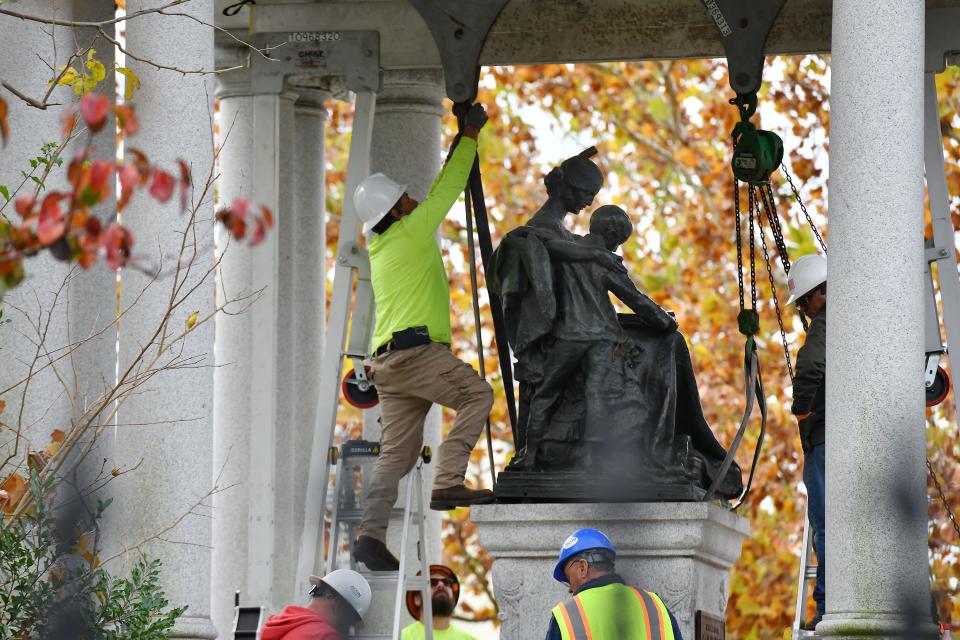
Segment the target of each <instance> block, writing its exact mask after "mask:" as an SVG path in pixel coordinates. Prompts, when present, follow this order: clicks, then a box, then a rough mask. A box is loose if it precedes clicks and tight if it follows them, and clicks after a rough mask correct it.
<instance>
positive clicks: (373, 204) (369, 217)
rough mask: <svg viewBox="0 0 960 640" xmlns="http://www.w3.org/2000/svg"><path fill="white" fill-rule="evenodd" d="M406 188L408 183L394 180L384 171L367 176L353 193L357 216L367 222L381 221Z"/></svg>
mask: <svg viewBox="0 0 960 640" xmlns="http://www.w3.org/2000/svg"><path fill="white" fill-rule="evenodd" d="M406 190H407V185H405V184H400V183H398V182H394V181H393V180H391V179H390V178H388V177H387V176H385V175H383V174H382V173H375V174H373V175H372V176H369V177H367V178H366V179H365V180H364V181H363V182H361V183H360V184H358V185H357V190H356V191H354V193H353V206H354V207H355V208H356V210H357V217H358V218H360V220H361V221H363V222H365V223H366V224H375V223H377V222H379V221H380V218H382V217H383V216H385V215H386V214H387V212H388V211H390V209H392V208H393V205H395V204H397V200H399V199H400V196H402V195H403V192H404V191H406Z"/></svg>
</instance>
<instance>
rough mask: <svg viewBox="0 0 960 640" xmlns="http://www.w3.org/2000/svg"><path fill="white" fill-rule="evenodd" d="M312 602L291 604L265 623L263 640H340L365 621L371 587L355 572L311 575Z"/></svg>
mask: <svg viewBox="0 0 960 640" xmlns="http://www.w3.org/2000/svg"><path fill="white" fill-rule="evenodd" d="M310 584H311V585H313V587H312V588H311V589H310V602H309V603H308V604H307V606H305V607H297V606H295V605H290V606H289V607H287V608H286V609H284V610H283V612H282V613H280V615H276V616H270V617H269V618H267V621H266V622H265V623H263V629H261V630H260V633H261V635H260V637H261V638H262V639H263V640H341V638H345V637H346V636H347V634H348V633H350V628H351V627H353V626H354V625H356V624H357V623H359V622H362V621H363V617H364V616H365V615H366V614H367V611H368V610H369V609H370V601H371V599H372V596H371V592H370V585H369V584H367V580H366V579H365V578H364V577H363V576H361V575H360V574H359V573H357V572H356V571H351V570H350V569H337V570H336V571H331V572H330V573H328V574H327V575H325V576H324V577H322V578H318V577H317V576H310Z"/></svg>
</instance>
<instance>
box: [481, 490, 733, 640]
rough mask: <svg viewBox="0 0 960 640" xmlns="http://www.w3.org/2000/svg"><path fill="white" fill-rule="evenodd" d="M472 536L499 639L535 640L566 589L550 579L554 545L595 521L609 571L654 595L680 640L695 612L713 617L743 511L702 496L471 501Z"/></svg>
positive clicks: (725, 591) (720, 605)
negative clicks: (481, 551) (489, 561)
mask: <svg viewBox="0 0 960 640" xmlns="http://www.w3.org/2000/svg"><path fill="white" fill-rule="evenodd" d="M470 515H471V517H472V518H473V521H474V522H475V523H477V527H478V528H479V531H480V544H482V545H483V546H484V548H485V549H486V550H487V551H488V552H489V553H490V555H492V556H493V557H494V558H496V560H495V562H494V564H493V589H494V592H495V593H496V596H497V604H498V605H499V606H500V621H501V622H502V626H501V627H500V637H501V638H502V639H503V640H526V639H527V638H541V637H543V635H544V634H545V633H546V631H547V625H548V624H549V621H550V610H551V609H552V608H553V607H554V606H555V605H556V604H557V603H558V602H562V601H563V600H565V599H566V598H569V597H570V596H569V595H568V594H567V590H566V587H564V586H563V585H562V584H560V583H559V582H557V581H556V580H554V579H553V569H554V566H555V565H556V562H557V557H558V555H559V553H560V545H562V544H563V541H564V540H566V538H567V536H569V535H570V534H571V533H573V532H574V531H576V530H578V529H581V528H583V527H595V528H597V529H600V530H601V531H603V532H604V533H605V534H607V536H608V537H609V538H610V541H611V542H613V545H614V547H616V549H617V563H616V565H617V566H616V569H617V573H619V574H620V575H621V576H623V578H624V579H625V580H626V581H627V582H628V583H630V584H632V585H634V586H636V587H638V588H641V589H646V590H648V591H653V592H655V593H657V595H659V596H660V597H661V598H663V601H664V603H665V604H666V605H667V607H668V608H669V609H670V612H671V613H673V615H674V616H675V617H676V618H677V622H678V623H679V625H680V632H681V633H682V634H683V637H684V638H694V637H698V636H697V635H696V634H695V633H694V624H695V619H696V612H697V611H703V612H705V613H707V614H710V615H713V616H716V617H718V618H721V619H722V618H723V616H724V610H725V609H726V606H727V596H728V595H729V592H730V568H731V567H732V566H733V563H734V562H736V561H737V559H738V558H739V557H740V548H741V545H742V544H743V540H744V538H746V537H747V536H748V535H749V533H750V528H749V525H748V524H747V520H746V518H743V517H741V516H738V515H736V514H735V513H732V512H730V511H727V510H726V509H722V508H720V507H718V506H717V505H714V504H708V503H704V502H680V503H646V504H498V505H483V506H478V507H471V510H470Z"/></svg>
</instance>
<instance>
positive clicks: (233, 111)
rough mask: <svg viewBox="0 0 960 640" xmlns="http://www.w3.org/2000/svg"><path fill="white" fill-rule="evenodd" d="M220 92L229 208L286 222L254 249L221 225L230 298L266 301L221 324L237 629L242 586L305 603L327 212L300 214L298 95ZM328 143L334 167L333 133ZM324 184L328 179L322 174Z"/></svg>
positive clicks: (225, 576) (223, 611) (220, 578)
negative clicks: (316, 237) (320, 256)
mask: <svg viewBox="0 0 960 640" xmlns="http://www.w3.org/2000/svg"><path fill="white" fill-rule="evenodd" d="M235 53H236V52H235V51H231V50H221V51H219V52H218V58H219V59H222V60H224V61H225V62H226V61H228V60H229V59H231V56H232V55H234V54H235ZM217 95H218V99H219V100H220V127H221V137H222V138H223V139H224V144H225V146H224V150H223V153H222V155H221V161H220V162H221V178H220V190H219V192H220V199H221V202H222V203H223V205H224V206H226V205H228V204H229V203H230V202H232V201H233V199H234V198H237V197H244V198H248V199H250V200H251V201H252V203H253V205H254V206H255V207H259V206H260V205H261V204H267V205H268V206H270V207H271V209H273V211H274V214H275V218H276V226H275V227H274V229H273V230H272V231H271V232H270V233H269V234H268V236H267V239H266V240H265V241H264V242H263V243H262V244H261V245H259V246H257V247H254V248H250V247H247V246H241V245H238V244H237V243H236V241H230V240H229V239H228V238H227V234H226V232H225V231H224V230H222V229H218V247H219V248H220V250H221V251H224V249H225V251H224V253H223V262H222V265H221V270H220V284H221V286H220V287H219V288H218V292H217V294H218V301H219V302H221V303H223V302H224V301H225V300H226V299H227V298H237V297H239V296H251V295H252V296H253V297H254V298H251V302H252V305H251V306H250V307H249V309H247V310H246V311H245V312H244V313H241V314H238V315H224V316H221V317H219V318H218V321H217V341H216V361H217V364H218V368H217V371H216V375H215V411H214V424H215V436H214V438H215V448H214V449H215V453H214V455H215V458H214V464H215V473H218V474H220V473H222V476H221V480H220V484H221V485H222V486H231V487H232V488H231V489H230V490H229V491H228V492H226V493H224V494H223V495H220V496H217V497H216V499H215V502H214V506H215V510H214V571H213V574H214V577H213V596H212V597H213V601H214V619H215V621H216V622H217V624H218V626H219V627H220V629H221V632H227V631H229V627H228V626H226V627H225V626H224V625H229V624H230V622H231V620H232V615H233V608H232V607H233V594H234V593H235V592H236V591H240V599H241V603H243V604H245V605H250V604H256V605H260V606H263V607H266V608H267V609H268V610H270V611H276V610H278V609H280V608H281V607H282V606H284V605H286V604H290V603H293V602H298V601H299V598H298V597H297V595H296V594H293V593H292V592H291V591H290V586H291V585H292V584H293V580H292V575H293V571H294V569H295V565H296V552H297V549H298V547H297V542H298V540H299V537H298V536H299V531H300V528H299V524H298V520H297V515H298V514H302V511H303V510H302V499H303V498H302V495H303V488H302V486H301V485H302V484H303V480H302V467H301V466H299V465H300V462H299V460H300V458H302V456H303V454H302V452H301V450H302V448H303V445H302V442H300V440H302V436H301V435H300V431H301V430H302V427H303V426H302V425H301V424H300V420H301V419H302V418H303V407H304V406H305V405H307V404H309V405H310V406H311V407H312V405H313V403H314V401H315V394H314V393H311V392H310V390H309V386H310V385H311V384H315V383H314V381H313V380H312V378H311V376H313V377H315V375H316V373H315V371H314V372H310V373H309V374H307V373H306V372H303V371H302V370H301V365H300V364H299V363H300V362H301V361H305V362H307V363H308V365H309V363H310V362H311V361H310V357H309V356H310V354H311V353H312V352H313V351H314V350H317V349H318V348H319V347H318V344H317V343H316V339H314V343H313V344H312V345H310V344H306V345H303V344H300V343H299V340H300V338H301V337H304V335H305V334H307V335H306V338H307V339H309V335H308V334H309V333H310V331H311V330H312V329H303V328H302V325H303V324H310V323H316V320H315V318H316V316H317V314H319V315H320V317H321V322H322V311H323V306H322V298H321V303H320V306H319V308H317V306H316V304H315V302H316V296H315V295H313V296H311V295H309V294H302V295H301V291H300V290H299V288H300V287H301V286H302V287H306V286H320V287H321V288H320V291H321V294H320V295H321V296H322V292H323V288H322V284H320V281H321V280H322V278H321V277H315V278H314V280H313V281H311V282H309V283H305V282H304V281H303V280H304V279H305V278H309V277H310V276H309V270H310V268H311V267H314V266H315V265H314V263H315V261H314V260H313V257H312V256H310V255H302V254H304V253H308V252H305V251H304V250H303V247H302V245H303V244H305V243H307V241H308V240H309V234H310V233H311V227H310V223H313V224H314V225H316V220H315V218H316V217H317V216H318V215H319V214H315V215H314V220H312V221H310V222H308V223H306V224H304V228H302V229H301V228H300V225H301V224H303V223H302V220H301V218H302V217H303V216H300V215H299V213H300V212H299V211H298V207H299V206H307V205H306V203H305V201H304V199H303V198H301V197H299V195H298V194H299V187H298V182H297V179H296V178H297V175H296V171H295V170H294V168H295V167H296V166H297V164H298V163H297V157H296V154H295V151H294V148H295V141H296V140H297V136H298V132H297V131H296V124H295V111H294V103H295V101H296V99H297V95H296V94H295V93H291V92H285V93H283V94H280V95H279V96H277V95H270V94H257V93H255V90H254V88H251V86H250V83H249V76H248V74H247V72H246V71H241V72H234V73H230V74H226V75H224V76H222V77H221V78H220V80H219V83H218V93H217ZM314 120H316V119H314ZM320 125H321V127H322V120H321V122H320ZM303 135H304V136H307V135H308V133H307V132H304V133H303ZM313 138H314V139H315V138H316V135H315V134H314V135H313ZM320 138H321V149H320V151H319V154H320V158H321V162H320V164H319V169H320V170H321V171H322V167H323V165H322V153H323V151H322V128H321V133H320ZM315 153H316V152H315ZM313 160H314V158H312V157H311V158H308V162H307V166H308V167H309V170H311V171H315V170H317V168H318V165H317V164H316V162H315V161H313ZM316 179H317V178H316V177H314V178H312V180H314V181H315V180H316ZM319 180H320V184H322V182H323V178H322V173H321V176H320V178H319ZM314 204H315V205H316V204H317V203H316V202H315V203H314ZM310 250H312V251H318V250H319V251H321V252H322V248H320V249H318V248H317V247H313V248H312V249H310ZM322 266H323V265H322V263H321V264H320V267H319V268H320V269H321V270H322ZM258 292H259V293H258ZM254 299H255V300H254ZM308 365H307V366H308ZM312 426H313V422H312V421H311V422H310V425H309V428H311V429H312ZM298 495H299V499H298ZM301 518H302V515H301Z"/></svg>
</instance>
